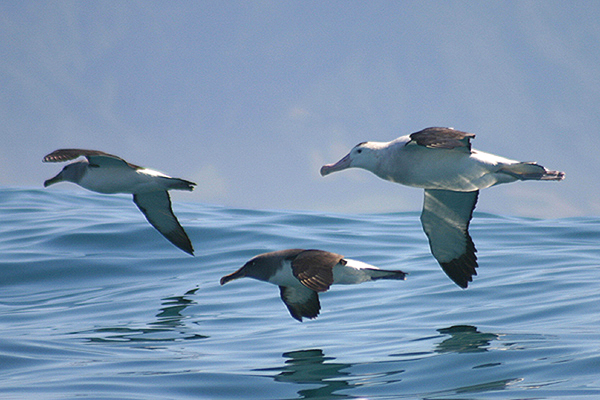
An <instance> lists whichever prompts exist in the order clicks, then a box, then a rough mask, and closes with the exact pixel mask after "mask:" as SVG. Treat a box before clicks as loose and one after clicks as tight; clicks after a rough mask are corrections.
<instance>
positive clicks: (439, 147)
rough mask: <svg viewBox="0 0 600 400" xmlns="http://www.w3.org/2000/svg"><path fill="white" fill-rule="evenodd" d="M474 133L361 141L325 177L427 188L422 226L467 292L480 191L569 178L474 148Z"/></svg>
mask: <svg viewBox="0 0 600 400" xmlns="http://www.w3.org/2000/svg"><path fill="white" fill-rule="evenodd" d="M474 137H475V135H474V134H472V133H467V132H462V131H459V130H455V129H453V128H443V127H431V128H426V129H423V130H421V131H419V132H415V133H412V134H410V135H406V136H401V137H399V138H397V139H395V140H392V141H391V142H387V143H385V142H362V143H359V144H358V145H356V146H355V147H354V148H353V149H352V150H351V151H350V153H348V154H347V155H346V156H345V157H343V158H342V159H341V160H339V161H338V162H336V163H334V164H327V165H324V166H323V167H322V168H321V175H322V176H326V175H329V174H331V173H332V172H336V171H341V170H344V169H347V168H362V169H365V170H367V171H371V172H372V173H374V174H375V175H377V176H378V177H380V178H382V179H385V180H388V181H391V182H395V183H400V184H402V185H407V186H413V187H417V188H422V189H425V198H424V202H423V211H422V213H421V224H422V225H423V230H424V231H425V234H426V235H427V238H428V240H429V246H430V248H431V252H432V254H433V256H434V257H435V258H436V260H437V261H438V262H439V264H440V265H441V267H442V269H443V270H444V272H445V273H446V274H447V275H448V276H449V277H450V279H452V280H453V281H454V282H455V283H456V284H457V285H458V286H460V287H461V288H463V289H465V288H467V286H468V284H469V282H472V281H473V275H477V272H476V270H475V268H477V256H476V255H475V252H476V251H477V250H476V249H475V245H474V244H473V240H472V239H471V236H470V235H469V223H470V221H471V218H472V216H473V210H474V209H475V204H476V203H477V197H478V195H479V190H480V189H485V188H488V187H490V186H494V185H498V184H501V183H509V182H514V181H518V180H521V181H525V180H540V181H560V180H562V179H564V177H565V174H564V173H563V172H560V171H550V170H547V169H546V168H544V167H542V166H541V165H539V164H537V163H535V162H519V161H515V160H511V159H508V158H504V157H500V156H497V155H494V154H489V153H485V152H483V151H478V150H475V149H472V148H471V139H473V138H474Z"/></svg>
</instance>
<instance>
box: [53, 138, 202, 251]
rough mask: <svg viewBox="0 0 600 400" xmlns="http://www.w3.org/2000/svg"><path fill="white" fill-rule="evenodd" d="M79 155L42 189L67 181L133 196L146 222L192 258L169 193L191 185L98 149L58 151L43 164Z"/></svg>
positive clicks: (191, 183)
mask: <svg viewBox="0 0 600 400" xmlns="http://www.w3.org/2000/svg"><path fill="white" fill-rule="evenodd" d="M81 156H83V157H85V160H81V161H77V162H74V163H71V164H68V165H67V166H65V167H64V168H63V169H62V171H60V172H59V173H58V175H56V176H55V177H54V178H50V179H48V180H47V181H45V182H44V187H48V186H50V185H53V184H55V183H58V182H63V181H66V182H73V183H75V184H77V185H79V186H81V187H83V188H85V189H88V190H91V191H93V192H98V193H105V194H109V193H129V194H133V202H134V203H135V205H136V206H137V207H138V208H139V209H140V211H142V213H144V215H145V216H146V219H147V220H148V222H150V224H151V225H152V226H153V227H154V228H156V230H157V231H159V232H160V233H161V234H162V235H163V236H164V237H165V238H166V239H167V240H168V241H170V242H171V243H173V244H174V245H175V246H177V247H179V248H180V249H181V250H183V251H185V252H186V253H188V254H191V255H194V248H193V247H192V243H191V242H190V239H189V238H188V236H187V234H186V233H185V231H184V230H183V228H182V227H181V225H180V224H179V221H178V220H177V218H176V217H175V214H173V209H172V208H171V198H170V197H169V193H168V190H170V189H178V190H188V191H192V190H194V186H195V185H196V184H195V183H194V182H190V181H186V180H184V179H179V178H171V177H170V176H167V175H165V174H163V173H161V172H158V171H154V170H151V169H148V168H143V167H139V166H137V165H134V164H130V163H128V162H127V161H125V160H123V159H122V158H119V157H117V156H114V155H112V154H108V153H104V152H102V151H98V150H83V149H60V150H56V151H54V152H52V153H50V154H48V155H47V156H45V157H44V162H63V161H71V160H74V159H76V158H79V157H81Z"/></svg>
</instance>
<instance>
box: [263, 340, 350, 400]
mask: <svg viewBox="0 0 600 400" xmlns="http://www.w3.org/2000/svg"><path fill="white" fill-rule="evenodd" d="M283 357H284V358H287V360H286V361H285V365H284V366H283V367H281V368H275V369H267V370H270V371H281V372H280V373H279V374H277V375H276V376H275V380H276V381H277V382H293V383H299V384H316V385H319V387H317V388H314V389H302V390H299V391H298V395H300V396H301V397H300V398H302V399H315V398H348V396H346V395H341V394H334V393H335V392H337V391H339V390H342V389H347V388H350V387H353V386H354V385H353V384H352V383H350V382H349V379H348V377H349V376H350V373H349V372H346V371H343V370H344V369H348V368H350V367H351V365H350V364H343V363H333V362H327V361H331V360H333V359H334V358H332V357H325V355H324V354H323V351H322V350H320V349H311V350H298V351H290V352H287V353H283Z"/></svg>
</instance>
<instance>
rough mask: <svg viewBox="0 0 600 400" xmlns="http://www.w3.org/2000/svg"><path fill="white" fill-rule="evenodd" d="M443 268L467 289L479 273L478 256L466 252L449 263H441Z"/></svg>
mask: <svg viewBox="0 0 600 400" xmlns="http://www.w3.org/2000/svg"><path fill="white" fill-rule="evenodd" d="M440 265H441V266H442V269H443V270H444V272H445V273H446V275H448V277H449V278H450V279H452V281H453V282H454V283H456V284H457V285H458V286H460V287H461V288H463V289H466V288H467V287H468V286H469V282H473V276H475V275H477V271H476V269H475V268H477V267H478V265H477V257H476V256H475V253H474V252H473V253H465V254H463V255H462V256H460V257H459V258H455V259H454V260H452V261H450V262H447V263H440Z"/></svg>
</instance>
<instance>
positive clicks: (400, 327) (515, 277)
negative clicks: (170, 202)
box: [0, 188, 600, 400]
mask: <svg viewBox="0 0 600 400" xmlns="http://www.w3.org/2000/svg"><path fill="white" fill-rule="evenodd" d="M417 208H419V205H415V209H417ZM174 210H175V213H176V214H177V216H178V217H179V220H180V222H181V224H182V225H183V226H184V227H185V229H186V231H187V232H188V234H189V236H190V238H191V240H192V242H193V243H194V246H195V249H196V256H195V257H191V256H189V255H186V254H185V253H183V252H182V251H180V250H178V249H177V248H175V247H174V246H172V245H171V244H170V243H168V242H167V241H166V240H165V239H164V238H162V236H160V235H159V234H158V233H157V232H156V231H155V230H154V229H153V228H152V227H151V226H150V225H149V224H148V223H147V222H146V221H145V219H144V217H143V216H142V214H141V213H140V212H139V211H138V210H137V208H136V207H135V205H134V204H133V203H132V201H131V199H130V198H129V196H106V195H99V194H94V193H89V192H69V191H61V190H58V189H54V190H44V189H22V188H0V221H1V223H0V287H1V290H0V330H1V336H0V398H2V399H37V400H40V399H42V400H43V399H119V400H127V399H146V400H147V399H343V398H348V399H556V398H559V399H581V398H594V399H595V398H600V218H598V217H588V218H570V219H557V220H538V219H524V218H514V217H507V216H499V215H491V214H483V213H475V218H474V219H473V222H472V225H471V235H472V237H473V239H474V241H475V244H476V246H477V248H478V256H479V262H480V267H479V275H478V276H477V277H475V281H474V282H473V283H472V284H471V286H470V288H469V289H467V290H461V289H460V288H458V287H457V286H456V285H454V284H453V283H452V282H451V281H450V280H449V279H448V278H447V277H446V276H445V275H444V274H443V272H442V271H441V269H440V268H439V267H438V265H437V263H436V262H435V260H434V259H433V257H432V256H431V255H430V253H429V248H428V245H427V241H426V238H425V235H424V234H423V232H422V230H421V226H420V222H419V218H418V215H419V214H418V213H417V212H415V213H391V214H374V215H372V214H364V215H348V214H330V213H317V212H286V211H264V210H244V209H232V208H225V207H220V206H214V205H205V204H193V203H181V202H176V203H175V204H174ZM291 247H300V248H319V249H323V250H329V251H334V252H337V253H340V254H344V255H345V256H347V257H351V258H355V259H359V260H362V261H365V262H368V263H372V264H375V265H377V266H379V267H380V268H388V269H402V270H404V271H406V272H409V273H410V275H409V276H408V278H407V280H406V281H377V282H369V283H364V284H361V285H351V286H337V285H336V286H333V287H332V288H331V290H330V291H328V292H326V293H323V294H321V296H320V297H321V306H322V310H321V315H320V316H319V317H318V318H317V319H315V320H305V322H303V323H299V322H297V321H296V320H294V319H292V318H291V317H290V316H289V314H288V312H287V309H286V308H285V306H284V304H283V303H282V302H281V300H280V299H279V291H278V289H277V288H276V287H275V286H273V285H269V284H266V283H264V282H258V281H255V280H252V279H242V280H237V281H234V282H231V283H229V284H227V285H225V286H220V285H219V279H220V277H221V276H223V275H225V274H228V273H230V272H232V271H234V270H236V269H237V268H239V267H240V266H241V265H243V263H244V262H245V261H247V260H248V259H249V258H251V257H252V256H254V255H256V254H259V253H262V252H265V251H271V250H280V249H285V248H291Z"/></svg>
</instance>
